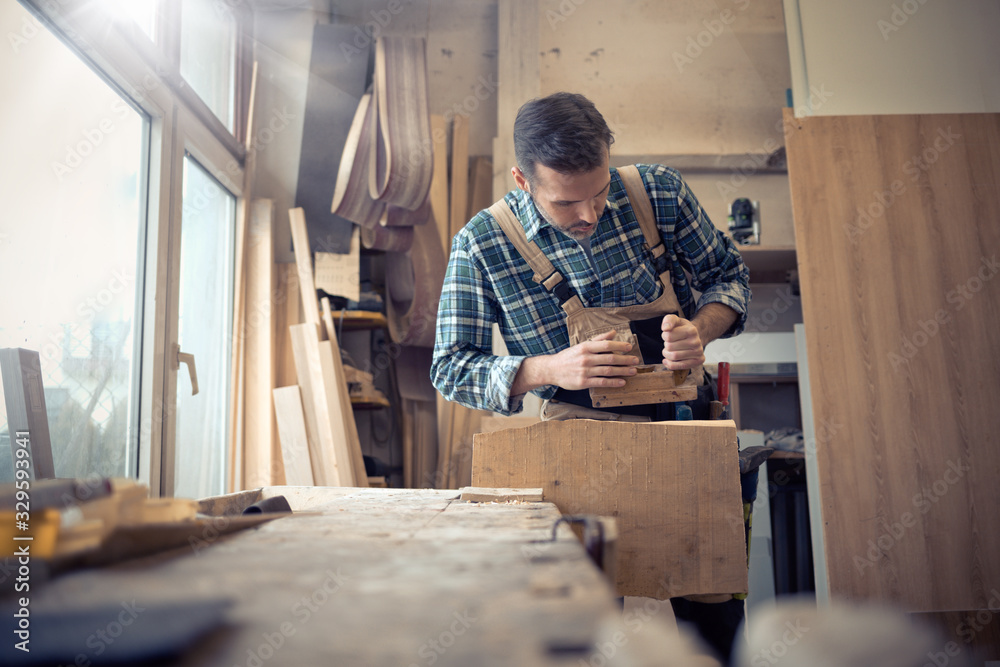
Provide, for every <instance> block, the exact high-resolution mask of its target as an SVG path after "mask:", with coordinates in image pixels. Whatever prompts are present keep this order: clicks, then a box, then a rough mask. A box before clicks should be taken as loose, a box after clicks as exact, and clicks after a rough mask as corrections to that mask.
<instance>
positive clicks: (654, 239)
mask: <svg viewBox="0 0 1000 667" xmlns="http://www.w3.org/2000/svg"><path fill="white" fill-rule="evenodd" d="M618 176H619V177H620V178H621V179H622V185H624V186H625V192H626V193H628V201H629V203H630V204H631V205H632V210H633V211H635V217H636V219H638V221H639V227H640V228H641V229H642V235H643V236H644V237H645V239H646V249H647V250H649V252H651V253H652V255H653V261H654V262H655V263H656V272H657V273H658V274H662V273H664V272H665V271H666V270H667V256H666V252H667V248H666V246H664V245H663V239H661V238H660V231H659V230H658V229H657V228H656V217H655V216H654V215H653V204H652V202H650V201H649V195H648V194H647V193H646V186H645V185H643V181H642V176H640V175H639V169H638V168H636V166H635V165H634V164H630V165H628V166H626V167H619V168H618Z"/></svg>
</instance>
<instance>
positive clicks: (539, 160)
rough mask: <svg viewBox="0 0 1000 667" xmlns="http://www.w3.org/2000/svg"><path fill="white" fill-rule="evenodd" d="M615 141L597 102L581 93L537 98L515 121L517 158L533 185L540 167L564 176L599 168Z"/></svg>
mask: <svg viewBox="0 0 1000 667" xmlns="http://www.w3.org/2000/svg"><path fill="white" fill-rule="evenodd" d="M614 141H615V138H614V136H613V134H612V132H611V130H610V128H608V124H607V123H606V122H605V121H604V116H602V115H601V113H600V112H599V111H598V110H597V107H595V106H594V103H593V102H591V101H590V100H588V99H587V98H586V97H584V96H583V95H579V94H577V93H553V94H552V95H549V96H548V97H540V98H536V99H533V100H531V101H530V102H526V103H525V104H524V106H522V107H521V108H520V109H519V110H518V112H517V118H515V119H514V157H515V159H516V160H517V166H518V168H519V169H520V170H521V171H522V172H523V173H524V176H525V178H527V179H528V182H529V183H534V179H535V165H536V164H543V165H545V166H546V167H548V168H549V169H554V170H556V171H558V172H560V173H563V174H579V173H582V172H585V171H591V170H592V169H596V168H598V167H600V166H601V164H602V162H603V161H604V158H605V155H606V154H607V152H608V150H609V149H610V148H611V144H612V143H614Z"/></svg>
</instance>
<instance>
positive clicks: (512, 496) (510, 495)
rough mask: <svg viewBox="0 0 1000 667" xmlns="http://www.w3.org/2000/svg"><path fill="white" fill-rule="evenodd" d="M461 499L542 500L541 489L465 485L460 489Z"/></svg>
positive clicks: (481, 501) (481, 500) (484, 501)
mask: <svg viewBox="0 0 1000 667" xmlns="http://www.w3.org/2000/svg"><path fill="white" fill-rule="evenodd" d="M460 493H461V494H462V495H461V500H464V501H466V502H470V503H507V502H511V501H517V502H521V503H540V502H542V489H540V488H538V489H490V488H483V487H478V486H466V487H464V488H463V489H461V490H460Z"/></svg>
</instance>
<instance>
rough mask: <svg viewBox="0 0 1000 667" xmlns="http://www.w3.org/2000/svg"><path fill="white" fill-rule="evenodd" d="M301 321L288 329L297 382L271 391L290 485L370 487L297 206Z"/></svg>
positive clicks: (294, 225) (292, 217)
mask: <svg viewBox="0 0 1000 667" xmlns="http://www.w3.org/2000/svg"><path fill="white" fill-rule="evenodd" d="M288 217H289V222H290V224H291V231H292V243H293V245H294V248H295V261H296V266H297V269H298V280H297V282H298V285H299V289H300V292H301V295H302V307H303V311H304V313H305V316H304V319H305V322H303V323H302V324H293V325H291V326H290V327H289V337H290V341H291V348H292V357H293V361H294V365H295V372H296V377H297V380H298V384H296V385H290V386H285V387H279V388H276V389H274V390H273V400H274V410H275V414H276V416H277V425H278V436H279V441H280V443H281V459H282V463H283V468H284V473H285V478H286V480H287V483H288V484H290V485H306V486H309V485H314V484H315V485H319V486H363V487H366V486H368V477H367V475H366V473H365V464H364V456H363V454H362V453H361V442H360V440H359V438H358V429H357V424H355V421H354V412H353V410H352V409H351V398H350V392H349V389H348V384H347V376H346V374H345V372H344V366H343V362H342V361H341V357H340V346H339V344H338V341H337V332H336V329H335V327H334V325H333V314H332V311H331V309H330V302H329V300H328V299H326V298H324V299H323V301H322V312H321V310H320V304H319V302H318V300H317V298H316V286H315V282H314V279H313V267H312V257H311V253H310V250H309V240H308V234H307V231H306V219H305V213H304V212H303V210H302V209H301V208H295V209H292V210H291V211H289V214H288Z"/></svg>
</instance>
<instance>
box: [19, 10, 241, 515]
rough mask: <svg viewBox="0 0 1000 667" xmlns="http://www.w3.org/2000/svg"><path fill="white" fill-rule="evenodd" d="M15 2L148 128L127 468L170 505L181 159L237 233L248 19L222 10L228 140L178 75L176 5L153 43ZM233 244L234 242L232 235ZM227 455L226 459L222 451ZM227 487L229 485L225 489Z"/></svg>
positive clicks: (125, 23) (160, 16) (101, 22)
mask: <svg viewBox="0 0 1000 667" xmlns="http://www.w3.org/2000/svg"><path fill="white" fill-rule="evenodd" d="M19 2H20V3H21V4H22V5H23V6H24V7H25V8H26V9H27V10H28V11H29V12H31V13H32V14H34V15H35V16H36V17H37V18H38V19H39V20H40V21H41V22H42V23H44V24H45V25H46V27H47V28H48V29H50V30H51V31H52V32H53V33H55V34H56V35H57V36H58V37H59V38H60V39H61V40H62V41H63V42H65V43H66V44H68V45H69V47H70V48H71V49H72V50H74V51H75V52H76V53H77V54H78V55H79V56H80V57H81V58H82V59H83V60H84V61H85V62H86V63H87V64H88V65H89V66H91V67H92V68H94V69H95V71H97V73H98V74H99V75H100V76H102V77H103V78H105V79H106V80H108V81H109V83H111V85H113V86H114V87H116V88H117V89H118V91H119V92H120V93H121V94H122V96H123V98H125V99H126V101H127V102H129V103H130V104H132V105H133V106H134V107H136V108H137V109H140V110H141V111H142V112H143V113H145V114H146V116H147V119H148V120H147V122H148V124H149V125H148V138H149V143H148V148H147V154H146V155H144V156H143V159H146V160H148V163H147V181H146V183H144V184H143V188H144V190H143V192H144V194H145V204H146V211H145V213H146V220H145V227H144V229H143V230H140V234H141V235H142V238H143V239H144V243H145V247H144V251H142V252H140V256H139V257H137V270H139V269H143V268H144V273H143V275H142V286H141V288H140V289H139V290H137V291H138V292H140V293H141V297H139V296H137V299H138V298H141V299H142V305H141V309H139V308H137V311H136V317H138V318H140V322H139V323H138V325H137V327H136V332H137V336H136V337H137V338H141V343H138V344H140V345H141V352H140V354H138V355H136V357H135V358H136V359H137V363H138V364H139V369H138V373H137V376H138V377H137V380H136V381H135V382H134V383H133V391H138V393H139V396H138V400H136V401H134V402H133V405H135V406H136V407H137V410H138V415H133V419H132V428H134V429H137V430H136V432H135V433H134V434H133V435H132V436H131V437H130V439H129V443H128V446H129V447H130V452H129V457H130V458H129V460H130V461H131V460H135V461H136V466H135V468H134V469H133V470H132V471H131V472H132V473H133V474H135V475H136V476H137V477H138V479H139V480H140V481H142V482H143V483H145V484H147V485H148V486H149V488H150V495H151V496H152V497H160V496H170V495H173V484H172V480H173V478H174V470H173V467H174V451H175V448H174V442H173V435H174V431H175V425H174V423H173V422H174V421H175V420H174V416H175V407H174V401H175V398H176V386H177V377H176V374H177V370H176V369H175V360H176V343H177V333H178V322H177V306H178V304H177V297H178V284H179V279H180V276H179V263H180V254H179V253H180V235H181V223H182V219H181V218H182V211H183V202H182V194H183V167H184V155H185V153H190V154H191V155H192V156H193V157H194V158H195V159H196V160H197V161H198V163H199V164H200V165H201V166H202V167H203V168H205V169H206V170H207V171H209V172H210V173H211V175H212V176H213V177H214V178H215V179H216V180H217V181H218V182H219V183H220V184H222V185H223V186H224V187H225V188H226V189H227V190H228V191H229V192H230V193H231V194H233V195H234V196H235V197H236V200H237V201H236V207H237V208H236V210H237V220H236V225H237V230H238V229H239V227H240V226H241V225H242V224H243V222H244V221H243V220H241V219H240V218H241V214H242V211H244V210H245V205H244V202H243V194H244V179H245V176H246V172H245V163H246V157H247V151H246V148H245V141H244V139H245V137H243V136H242V135H243V134H245V132H246V119H247V114H248V109H247V107H248V104H247V100H248V98H249V85H250V75H251V74H250V73H251V69H252V58H251V57H250V56H251V55H252V54H251V51H252V41H251V36H252V24H253V20H252V11H251V9H250V8H249V7H248V6H246V4H245V3H242V2H237V1H235V0H234V1H233V2H227V3H226V4H227V6H229V7H230V9H232V10H233V11H234V12H236V14H237V22H238V27H237V49H236V51H237V55H236V64H235V66H236V69H237V75H236V82H237V83H236V91H235V95H234V104H235V105H236V109H235V123H234V126H235V134H234V133H230V132H229V130H227V129H226V127H225V125H224V124H223V123H222V121H221V120H219V119H218V118H217V117H216V116H215V114H214V113H213V112H212V111H211V109H209V107H208V105H207V104H206V103H205V102H204V101H202V100H201V98H199V97H198V96H197V95H196V94H195V93H194V91H193V90H192V89H191V87H190V86H188V85H187V84H186V83H185V82H184V80H183V78H182V77H181V76H180V71H179V65H180V51H179V45H180V33H179V25H180V21H179V18H180V16H179V12H180V3H178V2H176V0H158V7H157V22H156V25H157V28H156V31H157V39H156V43H154V42H153V40H151V39H150V38H149V37H148V36H147V35H146V34H145V33H144V32H143V31H142V29H141V28H140V27H139V26H138V25H136V24H135V23H133V22H132V21H131V20H130V19H127V18H116V17H115V16H112V15H111V14H109V13H108V12H107V11H106V10H105V8H104V7H103V6H102V5H101V4H100V3H99V2H96V1H95V0H60V2H58V3H56V2H49V1H47V0H19ZM237 137H239V138H237ZM234 237H235V238H237V239H238V238H239V236H238V231H237V232H236V233H235V234H234ZM234 298H235V297H234ZM229 315H230V317H231V316H232V313H230V314H229ZM140 334H141V335H140ZM182 371H183V372H186V370H185V369H182ZM230 400H233V397H230ZM227 428H228V427H227ZM226 447H227V455H228V456H230V457H231V456H232V452H228V447H229V443H228V442H227V443H226ZM229 468H230V469H231V466H229ZM226 482H227V485H229V484H231V482H232V480H229V479H227V480H226Z"/></svg>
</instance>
